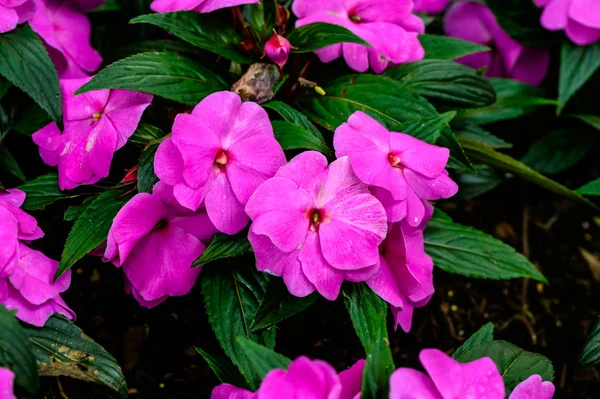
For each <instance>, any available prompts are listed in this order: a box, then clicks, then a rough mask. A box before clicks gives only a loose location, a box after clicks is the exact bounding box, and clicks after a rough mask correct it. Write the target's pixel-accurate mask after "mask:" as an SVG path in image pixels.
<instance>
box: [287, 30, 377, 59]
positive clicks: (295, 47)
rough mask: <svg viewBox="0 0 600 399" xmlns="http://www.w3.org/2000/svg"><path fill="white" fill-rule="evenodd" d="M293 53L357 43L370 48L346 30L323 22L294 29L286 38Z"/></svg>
mask: <svg viewBox="0 0 600 399" xmlns="http://www.w3.org/2000/svg"><path fill="white" fill-rule="evenodd" d="M287 39H288V40H289V42H290V44H291V45H292V52H294V53H310V52H312V51H315V50H319V49H322V48H324V47H327V46H331V45H332V44H338V43H357V44H362V45H364V46H367V47H371V45H370V44H369V43H367V42H366V41H364V40H363V39H361V38H360V37H358V36H357V35H355V34H354V33H352V32H351V31H349V30H348V29H346V28H344V27H341V26H338V25H332V24H326V23H324V22H316V23H314V24H308V25H304V26H301V27H299V28H296V29H294V30H293V31H292V32H290V34H289V35H288V36H287Z"/></svg>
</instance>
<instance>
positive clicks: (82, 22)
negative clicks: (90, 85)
mask: <svg viewBox="0 0 600 399" xmlns="http://www.w3.org/2000/svg"><path fill="white" fill-rule="evenodd" d="M0 1H1V0H0ZM94 4H96V5H97V4H98V1H92V0H37V10H36V12H35V14H34V15H33V18H31V20H30V21H29V25H31V29H33V30H34V31H35V33H37V34H38V35H40V37H41V38H42V39H43V40H44V42H45V44H46V49H47V50H48V54H49V55H50V58H52V61H53V62H54V65H56V70H57V71H58V76H59V77H61V78H83V77H86V76H87V74H88V73H91V72H94V71H95V70H96V69H98V67H99V66H100V64H101V63H102V57H100V54H99V53H98V52H97V51H96V50H94V49H93V48H92V46H91V44H90V37H91V27H90V21H89V20H88V18H87V16H86V15H85V11H84V8H83V7H82V6H85V7H89V6H93V5H94Z"/></svg>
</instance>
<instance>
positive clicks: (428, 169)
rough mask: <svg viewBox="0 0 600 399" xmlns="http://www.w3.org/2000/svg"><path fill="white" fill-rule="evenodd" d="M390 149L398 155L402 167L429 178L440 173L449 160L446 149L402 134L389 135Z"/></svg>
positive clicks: (448, 151)
mask: <svg viewBox="0 0 600 399" xmlns="http://www.w3.org/2000/svg"><path fill="white" fill-rule="evenodd" d="M390 149H391V151H393V152H395V153H396V154H398V156H399V157H400V164H401V165H402V166H404V167H407V168H409V169H412V170H414V171H416V172H419V173H421V174H422V175H424V176H427V177H430V178H434V177H436V176H438V175H439V174H440V173H442V171H443V170H444V168H445V167H446V163H448V158H450V150H448V149H447V148H445V147H438V146H436V145H431V144H428V143H426V142H424V141H422V140H419V139H416V138H414V137H412V136H409V135H408V134H404V133H392V134H391V136H390Z"/></svg>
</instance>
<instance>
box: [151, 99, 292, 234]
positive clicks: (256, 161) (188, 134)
mask: <svg viewBox="0 0 600 399" xmlns="http://www.w3.org/2000/svg"><path fill="white" fill-rule="evenodd" d="M283 164H285V155H284V153H283V150H282V149H281V146H280V145H279V143H278V142H277V140H275V136H274V135H273V128H272V127H271V122H270V121H269V116H268V115H267V112H266V111H265V110H264V109H263V108H262V107H260V106H259V105H258V104H256V103H253V102H246V103H243V104H242V101H241V99H240V96H238V95H237V94H235V93H231V92H228V91H222V92H219V93H214V94H211V95H210V96H208V97H206V98H205V99H204V100H202V101H201V102H200V103H199V104H198V105H196V107H195V108H194V111H193V112H192V114H191V115H189V114H179V115H177V117H176V118H175V123H174V124H173V135H172V137H171V138H169V139H167V140H165V141H163V142H162V143H161V145H160V147H159V148H158V151H157V152H156V157H155V159H154V170H155V171H156V174H157V176H158V177H159V178H160V179H161V181H163V182H164V183H166V184H169V185H171V186H173V187H174V189H173V194H174V195H175V198H177V201H179V203H180V204H181V205H183V206H185V207H186V208H189V209H191V210H196V209H198V207H199V206H200V204H201V203H202V201H204V203H205V206H206V212H207V213H208V217H209V218H210V220H211V221H212V223H213V224H214V225H215V226H216V227H217V229H219V231H222V232H223V233H226V234H235V233H237V232H239V231H240V230H242V229H243V228H244V227H245V226H246V224H247V223H248V216H246V214H245V213H244V205H246V202H248V198H250V195H252V193H253V192H254V191H255V190H256V188H257V187H258V186H259V185H260V184H261V183H263V182H264V181H265V180H267V179H268V178H270V177H272V176H273V175H274V174H275V172H277V170H278V169H279V167H280V166H282V165H283Z"/></svg>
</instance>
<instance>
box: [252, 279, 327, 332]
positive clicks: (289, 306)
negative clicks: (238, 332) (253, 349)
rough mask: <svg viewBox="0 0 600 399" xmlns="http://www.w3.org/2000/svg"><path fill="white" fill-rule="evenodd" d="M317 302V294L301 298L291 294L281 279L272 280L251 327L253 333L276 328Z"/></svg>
mask: <svg viewBox="0 0 600 399" xmlns="http://www.w3.org/2000/svg"><path fill="white" fill-rule="evenodd" d="M316 300H317V295H316V294H314V293H313V294H311V295H309V296H306V297H304V298H299V297H297V296H294V295H292V294H290V293H289V291H288V289H287V287H286V286H285V284H283V282H282V281H281V279H272V280H271V282H270V283H269V285H268V286H267V292H266V293H265V297H264V299H263V300H262V302H261V303H260V306H259V307H258V310H257V311H256V314H255V315H254V320H252V324H251V325H250V330H251V331H253V332H254V331H258V330H262V329H264V328H268V327H271V326H274V325H275V324H277V323H279V322H280V321H283V320H285V319H287V318H289V317H292V316H294V315H295V314H298V313H300V312H301V311H303V310H304V309H306V308H308V307H309V306H310V305H312V304H313V303H315V301H316Z"/></svg>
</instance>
